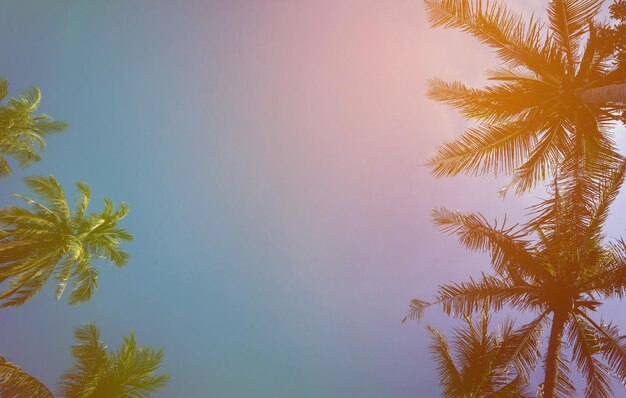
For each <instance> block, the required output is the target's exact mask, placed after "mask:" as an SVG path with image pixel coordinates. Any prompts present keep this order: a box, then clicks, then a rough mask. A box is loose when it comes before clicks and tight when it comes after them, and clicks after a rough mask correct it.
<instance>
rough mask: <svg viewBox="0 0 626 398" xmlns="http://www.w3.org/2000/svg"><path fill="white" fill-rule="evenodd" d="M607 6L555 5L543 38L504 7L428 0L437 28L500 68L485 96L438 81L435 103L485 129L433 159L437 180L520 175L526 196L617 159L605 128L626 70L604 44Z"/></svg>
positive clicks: (614, 113)
mask: <svg viewBox="0 0 626 398" xmlns="http://www.w3.org/2000/svg"><path fill="white" fill-rule="evenodd" d="M601 3H602V1H601V0H551V1H550V4H549V6H548V16H549V22H548V24H547V25H548V29H547V30H546V29H545V26H544V25H543V24H542V23H541V22H540V21H538V20H537V19H535V18H533V17H531V18H529V19H528V21H525V20H524V18H523V17H522V16H521V15H517V14H515V13H513V12H511V11H510V10H509V9H508V8H507V7H506V6H505V5H504V4H502V3H488V2H485V1H482V0H425V4H426V9H427V11H428V14H429V17H430V22H431V24H432V25H433V26H444V27H447V28H457V29H461V30H463V31H465V32H468V33H470V34H472V35H474V36H476V37H477V38H478V39H480V40H481V41H482V42H483V43H485V44H487V45H488V46H490V47H492V48H493V49H494V50H495V52H496V55H497V56H498V57H499V58H500V60H501V62H502V66H501V67H499V68H497V69H494V70H492V71H491V72H490V73H489V76H488V77H489V79H490V80H492V81H494V82H496V84H494V85H491V86H488V87H486V88H483V89H474V88H469V87H467V86H465V85H464V84H463V83H460V82H453V83H446V82H443V81H440V80H434V81H433V82H432V84H431V87H430V90H429V95H430V96H431V97H432V98H434V99H435V100H437V101H441V102H444V103H447V104H449V105H451V106H452V107H454V108H458V109H460V110H461V111H462V113H463V115H464V116H465V117H467V118H470V119H475V120H478V121H479V122H481V123H480V125H479V126H477V127H475V128H471V129H469V130H468V131H467V132H466V133H465V134H464V135H463V136H461V137H460V138H458V139H456V140H454V141H452V142H449V143H446V144H444V145H443V146H442V147H441V148H440V149H439V150H438V152H437V153H436V154H435V155H434V156H433V157H432V158H431V159H430V160H429V162H428V164H429V165H430V166H431V168H432V170H433V173H434V174H435V175H436V176H449V175H456V174H459V173H470V174H483V173H490V172H491V173H514V177H513V181H512V183H511V185H515V186H517V191H518V193H521V192H524V191H527V190H529V189H530V188H532V187H533V186H534V184H535V183H536V182H538V181H541V180H543V179H545V178H547V177H548V176H550V175H551V174H552V173H554V172H555V171H556V170H559V173H561V174H562V175H564V174H565V173H566V170H567V174H568V175H569V176H570V178H574V179H575V178H579V177H580V176H587V177H588V175H591V176H592V177H593V176H594V175H595V174H594V173H595V172H599V173H600V174H602V171H603V170H604V169H605V168H606V165H607V163H608V164H610V163H612V162H613V161H614V160H615V157H616V153H615V147H614V142H613V139H612V137H611V136H610V134H609V131H610V129H609V127H610V125H611V123H613V122H614V121H616V120H619V119H620V116H621V111H622V110H623V109H626V83H625V82H626V69H625V68H621V69H620V68H615V67H614V66H613V64H612V62H611V61H612V59H613V55H612V53H611V52H610V51H606V46H603V45H601V43H600V42H599V40H598V35H597V29H596V27H595V26H594V23H593V20H594V17H595V16H596V15H597V13H598V11H599V9H600V5H601ZM565 160H570V162H569V163H570V164H568V165H564V164H563V163H564V162H565Z"/></svg>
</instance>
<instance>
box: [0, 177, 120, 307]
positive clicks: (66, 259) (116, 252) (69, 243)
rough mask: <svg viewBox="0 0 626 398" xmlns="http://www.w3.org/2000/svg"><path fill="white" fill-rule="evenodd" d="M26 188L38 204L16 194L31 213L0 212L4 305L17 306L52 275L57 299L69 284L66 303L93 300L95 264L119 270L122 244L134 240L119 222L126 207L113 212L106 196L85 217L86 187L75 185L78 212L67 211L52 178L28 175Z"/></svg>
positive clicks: (12, 209)
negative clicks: (97, 208)
mask: <svg viewBox="0 0 626 398" xmlns="http://www.w3.org/2000/svg"><path fill="white" fill-rule="evenodd" d="M25 182H26V185H27V186H28V187H30V188H31V189H32V190H33V191H34V192H35V193H37V194H38V195H39V196H40V197H41V199H42V201H41V202H38V201H36V200H34V199H31V198H29V197H26V196H22V195H16V196H18V197H19V198H22V199H23V200H25V201H26V202H27V203H28V204H29V205H30V209H24V208H21V207H8V208H4V209H0V228H2V229H0V283H1V282H5V283H6V284H7V287H6V289H5V290H4V291H3V292H2V293H0V301H1V302H2V304H1V306H2V307H10V306H18V305H21V304H23V303H24V302H26V301H27V300H29V299H30V298H32V297H33V296H34V295H35V294H37V293H38V292H39V291H40V290H41V288H42V287H43V286H44V285H45V283H46V282H47V280H48V278H49V277H50V276H54V278H55V279H56V281H57V282H58V287H57V289H56V297H57V300H59V299H60V298H61V295H62V294H63V292H64V290H65V288H66V286H67V284H68V282H70V281H71V285H72V288H71V290H72V293H71V295H70V298H69V303H70V304H77V303H81V302H84V301H87V300H89V299H90V298H91V296H92V294H93V292H94V291H95V289H96V288H97V287H98V282H97V279H98V272H97V271H96V269H95V267H94V266H93V264H92V262H93V260H97V259H106V260H108V261H110V262H111V263H113V264H114V265H116V266H118V267H121V266H123V265H125V264H126V262H127V261H128V257H129V256H128V254H127V253H126V252H124V251H122V250H120V249H119V246H120V243H121V242H122V241H128V240H131V239H132V236H131V235H130V234H129V233H128V232H126V231H125V230H124V229H122V228H120V227H118V226H117V224H118V222H119V221H120V220H121V219H122V218H124V217H125V216H126V214H127V213H128V206H126V205H125V204H123V203H122V204H121V205H120V206H119V207H118V208H117V209H116V208H115V207H114V205H113V202H111V200H110V199H108V198H106V199H105V200H104V201H105V207H104V210H102V211H101V212H93V213H90V214H87V206H88V204H89V200H90V196H91V194H90V189H89V187H88V186H87V185H86V184H83V183H77V184H76V187H77V189H78V192H79V195H78V199H77V201H76V208H75V209H74V210H70V208H69V206H68V204H67V201H66V199H65V194H64V192H63V189H62V188H61V186H60V185H59V183H58V182H57V180H56V179H55V178H54V177H53V176H50V177H41V176H40V177H27V178H25Z"/></svg>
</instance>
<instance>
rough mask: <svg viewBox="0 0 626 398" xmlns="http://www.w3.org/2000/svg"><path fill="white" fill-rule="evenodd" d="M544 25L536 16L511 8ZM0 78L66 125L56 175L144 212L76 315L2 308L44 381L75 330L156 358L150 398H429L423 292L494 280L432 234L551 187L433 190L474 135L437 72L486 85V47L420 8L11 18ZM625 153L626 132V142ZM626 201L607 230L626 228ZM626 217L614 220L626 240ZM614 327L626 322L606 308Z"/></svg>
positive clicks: (50, 7) (519, 207) (75, 12)
mask: <svg viewBox="0 0 626 398" xmlns="http://www.w3.org/2000/svg"><path fill="white" fill-rule="evenodd" d="M510 3H511V4H512V5H513V6H514V8H516V9H525V10H526V11H531V10H532V9H533V8H535V7H537V6H539V7H540V8H543V7H544V5H545V3H546V2H545V1H539V0H536V1H525V0H511V1H510ZM0 10H1V13H0V53H1V54H2V55H3V56H2V57H1V59H0V73H2V74H3V75H4V76H6V77H7V78H8V79H9V80H10V82H11V93H12V94H15V93H17V92H18V91H19V90H22V89H25V88H27V87H29V86H30V85H33V84H36V85H38V86H40V87H41V89H42V91H43V101H42V104H41V107H40V109H41V111H42V112H46V113H49V114H51V115H53V116H55V117H57V118H59V119H63V120H66V121H68V122H69V123H70V124H71V127H70V129H68V130H67V131H66V132H65V133H63V134H61V135H58V136H54V137H51V138H50V139H49V146H48V149H47V151H46V152H45V154H44V158H43V160H42V161H41V162H40V163H38V164H36V165H34V166H32V167H30V168H28V169H26V170H24V171H19V172H17V173H15V175H14V176H11V177H10V178H8V179H5V180H4V181H2V182H1V188H0V193H1V194H2V195H1V197H0V204H2V205H6V204H8V203H14V201H13V200H12V199H10V198H9V195H8V194H9V193H12V192H21V193H25V192H26V191H25V188H24V186H23V184H22V183H21V182H20V178H19V177H21V176H25V175H36V174H50V173H52V174H54V175H55V176H56V177H57V178H58V179H59V180H60V181H61V182H62V184H63V185H64V186H65V187H66V190H67V191H69V192H72V191H71V189H72V184H73V183H74V182H75V181H78V180H81V181H85V182H87V183H88V184H90V185H91V186H92V189H93V198H94V200H93V205H95V206H96V208H99V207H100V206H101V204H102V201H101V200H102V197H103V196H110V197H111V198H112V199H113V200H115V201H116V202H119V201H125V202H127V203H129V205H130V207H131V211H130V214H129V216H128V218H127V219H125V220H124V223H123V226H124V227H126V228H127V229H128V230H129V231H130V232H132V233H133V234H134V236H135V241H134V242H132V243H130V244H128V245H127V246H126V248H127V249H128V251H130V253H131V256H132V257H131V261H130V263H129V265H128V266H127V267H126V268H124V269H122V270H118V269H113V268H112V267H109V266H106V264H102V266H101V267H100V270H101V278H100V290H99V291H98V292H97V294H96V295H95V297H94V298H93V299H92V300H91V302H89V303H87V304H83V305H81V306H77V307H69V306H67V305H66V304H65V303H56V302H55V301H54V299H53V293H52V291H53V286H49V287H48V288H47V289H46V290H45V291H43V292H42V293H41V294H39V296H38V297H37V298H36V299H34V300H32V301H31V302H29V303H27V304H26V305H25V306H23V307H21V308H18V309H11V310H3V311H2V312H0V342H1V347H0V352H1V353H2V354H3V355H5V356H6V357H7V358H8V359H9V360H11V361H12V362H15V363H16V364H18V365H20V366H22V367H23V368H24V369H26V370H27V371H29V372H31V373H33V374H34V375H36V376H38V377H40V378H41V379H42V380H43V381H44V382H46V383H47V384H48V385H49V386H54V383H55V381H56V378H57V377H58V376H59V375H60V374H61V372H62V371H63V370H64V369H65V368H66V367H67V366H68V365H69V364H70V361H71V358H70V352H69V347H70V345H71V344H72V341H73V340H72V331H73V329H74V327H76V326H77V325H79V324H81V323H82V322H85V321H95V322H97V323H98V325H99V326H100V327H101V329H102V332H103V340H104V341H105V342H106V343H107V344H108V345H109V346H117V345H118V344H119V343H120V342H121V337H122V336H123V335H124V334H126V333H127V332H128V330H129V329H131V328H133V329H134V330H135V331H136V334H137V338H138V340H139V342H140V343H141V344H150V345H153V346H159V347H164V348H165V350H166V356H165V361H164V365H163V370H164V371H166V372H168V373H170V374H171V375H172V381H171V383H170V384H169V386H168V387H167V388H166V389H164V390H163V391H162V392H160V393H159V394H157V395H156V397H180V398H196V397H215V398H240V397H241V398H244V397H268V398H269V397H273V398H283V397H284V398H287V397H302V398H307V397H310V398H319V397H330V398H335V397H337V398H339V397H360V398H379V397H397V398H408V397H436V396H437V395H438V391H439V389H438V386H437V382H436V380H435V371H434V369H433V364H432V363H431V361H430V359H429V353H428V350H427V345H428V339H427V335H426V333H425V330H424V324H425V323H432V324H434V325H436V326H440V327H444V326H446V325H450V324H451V322H450V321H449V320H447V319H444V317H442V316H441V315H439V314H438V313H437V311H433V312H430V313H429V314H428V315H427V317H426V321H425V323H422V324H418V323H411V324H408V325H400V320H401V319H402V317H403V316H404V315H405V312H406V310H407V308H408V307H407V304H408V302H409V300H410V299H411V298H413V297H421V298H429V297H431V296H432V295H433V294H434V292H435V290H436V287H437V285H438V284H440V283H444V282H448V281H463V280H466V279H467V278H468V277H469V276H470V275H477V274H478V273H479V272H480V270H488V262H487V261H486V258H484V257H481V256H478V255H475V254H469V253H467V252H466V251H465V250H464V249H463V248H461V247H460V246H459V245H458V244H457V242H456V241H455V240H454V239H453V238H449V237H446V236H444V235H443V234H441V233H439V232H437V231H436V230H435V229H434V228H433V227H432V224H431V222H430V220H429V211H430V209H431V208H433V207H436V206H444V205H445V206H447V207H450V208H453V209H462V210H467V211H470V210H479V211H482V212H484V213H485V214H486V215H487V216H488V217H489V218H493V217H499V216H501V215H503V214H504V213H505V212H508V213H509V214H511V215H512V217H513V218H515V216H516V215H520V214H524V210H523V209H524V208H525V207H526V206H528V205H529V204H530V203H532V202H533V201H534V200H535V198H536V197H537V196H538V195H541V192H536V193H533V194H532V195H529V196H528V197H523V198H516V197H513V196H511V197H509V198H507V200H506V201H502V200H500V199H498V198H497V196H496V191H497V189H498V188H499V187H500V186H502V185H503V184H504V183H505V181H506V179H499V180H496V179H493V178H480V179H476V178H455V179H447V180H435V179H434V178H432V177H431V176H430V175H429V173H428V170H427V169H425V168H424V167H421V166H420V164H421V163H422V162H423V161H424V160H425V159H426V158H427V157H428V156H429V154H431V153H432V152H433V151H434V149H435V148H436V146H437V145H438V144H439V143H440V142H441V141H443V140H447V139H451V138H453V137H455V136H457V135H458V134H459V133H460V132H461V131H462V130H463V128H464V127H465V126H466V124H465V122H464V121H463V120H462V119H461V118H460V117H459V116H458V115H457V114H456V113H454V112H452V111H449V110H447V109H446V108H445V107H444V106H441V105H439V104H435V103H432V102H430V101H429V100H427V99H426V98H425V96H424V91H425V85H426V81H427V79H428V78H430V77H440V78H444V79H461V80H463V81H465V82H467V83H469V84H474V85H480V84H482V83H483V82H484V80H483V75H484V74H483V72H484V70H485V69H486V68H487V67H490V66H495V63H494V60H493V58H492V56H491V54H490V52H489V51H488V50H487V49H485V48H484V47H482V46H480V45H479V44H478V43H477V42H476V41H475V40H473V39H471V38H469V37H467V36H465V35H463V34H460V33H457V32H452V31H442V30H431V29H429V28H428V26H427V23H426V20H425V16H424V10H423V7H422V5H421V2H420V1H419V0H388V1H383V0H315V1H290V0H282V1H280V0H264V1H254V0H249V1H237V0H228V1H227V0H223V1H210V0H205V1H199V0H184V1H183V0H181V1H166V0H143V1H140V0H124V1H122V0H107V1H95V0H94V1H84V0H81V1H78V0H67V1H63V0H55V1H50V0H38V1H34V0H4V1H2V5H1V8H0ZM618 140H619V141H620V143H621V145H622V147H623V144H624V141H625V133H624V131H623V130H620V131H619V132H618ZM624 219H626V200H625V199H624V195H621V196H620V197H619V198H618V200H617V202H616V204H615V206H614V214H613V216H612V218H611V219H610V221H609V223H608V232H609V235H610V236H618V235H620V234H623V232H624V231H623V220H624ZM620 220H621V223H620ZM602 313H603V314H604V316H605V317H606V318H607V319H614V320H617V321H618V323H621V324H626V318H624V315H623V314H624V312H623V309H622V308H620V307H618V306H617V305H608V306H606V309H605V310H603V311H602Z"/></svg>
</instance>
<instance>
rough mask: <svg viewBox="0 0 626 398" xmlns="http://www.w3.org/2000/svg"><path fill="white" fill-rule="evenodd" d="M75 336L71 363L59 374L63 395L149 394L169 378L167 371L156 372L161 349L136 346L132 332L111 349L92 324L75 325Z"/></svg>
mask: <svg viewBox="0 0 626 398" xmlns="http://www.w3.org/2000/svg"><path fill="white" fill-rule="evenodd" d="M74 336H75V338H76V340H78V344H76V345H74V346H73V347H72V355H73V356H74V365H73V366H72V367H71V368H70V369H68V370H67V371H66V372H65V373H64V374H63V376H61V382H60V394H61V396H62V397H65V398H140V397H150V396H152V394H154V393H155V392H157V391H158V390H160V389H161V388H163V387H164V386H165V385H166V384H167V382H168V380H169V376H168V375H164V374H157V373H156V371H157V370H158V368H159V366H160V365H161V360H162V359H163V350H155V349H153V348H150V347H139V346H137V342H136V341H135V335H134V334H133V332H131V333H130V335H129V336H127V337H124V343H123V344H122V346H121V347H120V348H119V349H118V350H117V351H114V352H111V351H109V350H108V349H107V347H106V346H105V345H103V344H102V342H100V331H99V330H98V328H97V327H96V326H95V325H94V324H91V323H89V324H86V325H84V326H81V327H79V328H77V329H76V331H75V332H74Z"/></svg>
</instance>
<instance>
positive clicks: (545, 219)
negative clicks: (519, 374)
mask: <svg viewBox="0 0 626 398" xmlns="http://www.w3.org/2000/svg"><path fill="white" fill-rule="evenodd" d="M625 173H626V161H624V162H622V164H621V167H620V168H618V169H615V170H613V171H612V172H611V173H610V175H607V176H606V177H605V178H604V180H603V181H602V182H601V183H599V184H597V185H596V186H594V187H593V188H594V189H593V190H592V192H590V193H589V199H588V200H587V201H586V202H585V203H584V204H585V206H582V207H580V206H579V207H580V208H581V211H579V212H571V211H569V210H568V209H569V208H570V207H569V206H568V202H569V201H571V199H572V197H571V196H568V195H565V194H562V193H561V192H560V191H559V186H558V183H556V182H555V184H554V187H553V190H554V192H552V197H551V198H550V199H546V200H544V201H542V202H541V203H540V204H539V205H537V206H535V207H534V208H533V211H534V217H533V219H532V221H530V222H529V223H527V224H526V225H524V226H522V227H519V226H515V227H506V226H504V225H497V223H496V225H491V224H489V223H488V222H487V221H486V220H485V219H484V218H483V217H481V216H480V215H476V214H469V215H466V214H462V213H459V212H452V211H449V210H446V209H440V210H435V211H434V218H435V222H436V223H437V224H438V225H439V226H440V227H442V228H443V230H444V231H447V232H449V233H454V234H456V235H457V236H458V237H459V240H460V242H461V243H462V244H463V245H465V246H466V247H468V248H470V249H472V250H478V251H487V252H489V253H490V254H491V260H492V267H493V269H494V271H495V274H493V275H486V274H483V276H482V277H481V278H480V279H479V280H474V279H472V280H470V281H469V282H466V283H456V284H446V285H443V286H441V287H440V288H439V294H438V297H437V299H436V300H435V302H434V303H428V302H425V301H421V300H413V301H412V303H411V312H410V313H409V315H408V317H409V318H418V317H420V316H421V314H422V312H423V310H424V309H425V308H426V307H428V306H430V305H432V304H435V303H438V304H440V305H442V306H443V309H444V311H445V312H446V313H448V314H454V315H465V314H468V313H471V312H473V311H479V310H480V309H481V307H482V306H483V305H485V303H488V305H489V306H490V307H491V308H493V309H494V310H500V309H501V308H502V307H503V306H505V305H509V306H511V307H513V308H517V309H521V310H527V311H532V312H534V313H535V314H536V317H535V319H534V320H533V321H532V322H530V323H528V324H527V325H525V326H522V327H521V328H519V329H518V330H517V331H516V332H515V333H514V334H512V336H511V338H510V339H509V343H508V344H507V345H508V350H510V352H513V353H515V355H513V356H512V357H513V358H515V361H516V365H517V367H518V369H520V370H521V371H523V372H525V373H530V372H532V371H533V370H534V368H535V365H536V362H537V358H536V357H534V356H533V355H532V353H533V352H535V351H536V350H537V349H538V346H537V342H538V340H539V337H540V336H541V334H542V328H543V327H544V326H546V325H548V324H550V335H549V342H548V348H547V353H546V357H545V383H544V397H546V398H552V397H554V396H556V393H557V391H559V392H560V393H561V394H565V395H569V394H572V393H573V392H574V386H573V384H572V383H571V381H570V380H569V379H568V378H567V373H568V370H567V360H566V359H565V358H564V357H562V356H561V355H560V352H561V349H562V344H561V343H562V339H563V336H564V333H565V332H567V336H568V339H569V341H570V343H571V345H572V360H573V362H574V364H575V366H576V367H577V368H578V370H579V371H581V373H582V374H583V375H584V376H585V378H586V382H587V389H586V391H585V396H586V397H588V398H591V397H594V398H604V397H610V396H611V393H612V384H611V380H610V376H609V370H612V371H613V373H614V375H616V377H617V378H618V379H619V381H620V382H625V381H626V337H624V336H621V335H620V333H619V330H618V329H617V328H616V327H615V326H612V325H610V324H609V325H605V324H604V323H603V322H602V321H597V320H594V319H593V318H592V316H591V315H592V314H593V313H594V312H596V311H597V309H598V308H599V307H600V306H601V305H602V302H603V301H605V300H609V299H615V298H617V299H621V298H622V297H624V296H625V295H626V242H624V240H621V239H620V240H616V241H613V242H611V243H605V242H604V240H605V238H604V235H603V232H602V227H603V224H604V221H605V219H606V217H607V215H608V211H609V210H608V209H609V205H610V204H611V202H612V201H613V200H614V199H615V197H616V196H617V193H618V190H619V188H620V186H621V184H622V182H623V180H624V174H625ZM550 314H551V315H552V317H551V320H549V315H550ZM504 352H507V350H504Z"/></svg>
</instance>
